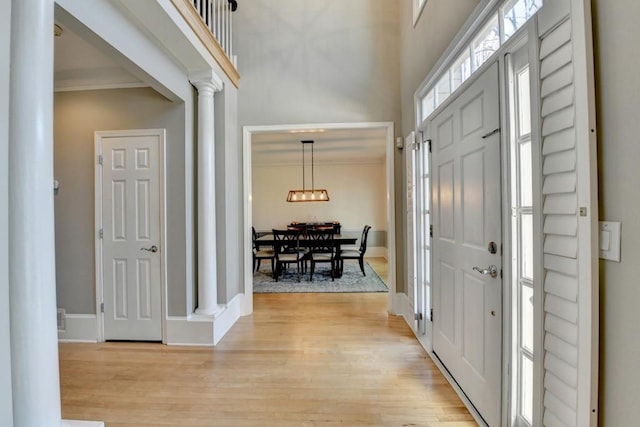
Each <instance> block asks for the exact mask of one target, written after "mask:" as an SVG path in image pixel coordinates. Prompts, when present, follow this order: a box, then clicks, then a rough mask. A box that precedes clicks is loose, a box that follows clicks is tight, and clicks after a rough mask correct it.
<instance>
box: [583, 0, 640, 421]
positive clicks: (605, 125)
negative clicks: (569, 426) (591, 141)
mask: <svg viewBox="0 0 640 427" xmlns="http://www.w3.org/2000/svg"><path fill="white" fill-rule="evenodd" d="M592 3H593V11H594V35H595V50H596V52H595V53H596V92H597V113H598V157H599V159H598V161H599V164H598V169H599V180H600V182H599V186H600V189H599V193H600V194H599V199H600V201H599V203H600V218H601V220H608V221H621V222H622V251H621V256H622V262H620V263H616V262H611V261H600V289H601V291H600V298H601V300H600V316H601V317H600V358H601V359H600V422H601V425H602V426H604V427H618V426H631V425H637V424H638V420H640V405H638V396H640V369H639V368H638V365H639V364H640V314H639V313H640V310H639V309H638V304H639V303H640V279H639V278H638V276H639V271H640V270H639V269H638V260H639V259H640V244H639V242H640V221H639V220H638V218H640V193H639V192H638V184H640V167H638V161H639V160H640V137H639V135H640V120H638V118H639V113H640V96H639V94H640V80H639V79H638V69H640V56H639V55H638V46H640V30H639V29H638V22H639V21H640V2H638V1H636V0H618V1H610V0H593V2H592Z"/></svg>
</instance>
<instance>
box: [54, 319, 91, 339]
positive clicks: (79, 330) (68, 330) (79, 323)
mask: <svg viewBox="0 0 640 427" xmlns="http://www.w3.org/2000/svg"><path fill="white" fill-rule="evenodd" d="M58 341H59V342H98V318H97V316H96V315H95V314H66V315H65V329H64V330H63V331H60V330H59V331H58Z"/></svg>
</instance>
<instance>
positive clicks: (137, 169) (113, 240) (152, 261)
mask: <svg viewBox="0 0 640 427" xmlns="http://www.w3.org/2000/svg"><path fill="white" fill-rule="evenodd" d="M96 141H97V148H98V152H99V153H102V162H103V165H102V168H101V169H102V180H101V181H102V188H101V190H102V198H101V200H102V234H103V239H102V269H103V280H102V283H103V298H104V299H103V302H104V338H105V340H136V341H161V340H162V281H161V277H162V276H161V262H160V261H161V257H160V251H161V250H162V247H161V246H160V241H161V236H160V230H161V228H160V224H161V221H160V215H161V211H160V178H161V175H160V174H161V172H162V166H161V165H162V163H161V147H162V146H163V143H164V132H163V131H158V130H151V131H123V132H99V133H97V134H96Z"/></svg>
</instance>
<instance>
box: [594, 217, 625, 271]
mask: <svg viewBox="0 0 640 427" xmlns="http://www.w3.org/2000/svg"><path fill="white" fill-rule="evenodd" d="M620 228H621V227H620V222H616V221H600V223H599V229H600V238H599V245H598V246H599V249H600V258H601V259H606V260H609V261H617V262H620Z"/></svg>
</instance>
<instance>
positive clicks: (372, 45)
mask: <svg viewBox="0 0 640 427" xmlns="http://www.w3.org/2000/svg"><path fill="white" fill-rule="evenodd" d="M234 24H235V27H234V28H235V30H236V34H235V39H234V41H235V45H234V47H235V48H236V49H237V54H238V69H239V71H240V75H241V76H242V78H241V81H240V95H239V119H240V125H241V126H242V125H265V124H294V123H328V122H329V123H330V122H360V121H395V122H396V123H399V119H400V108H399V100H400V93H399V90H400V80H399V78H400V74H399V73H400V62H399V60H400V56H399V48H400V41H399V33H398V24H399V3H398V2H396V1H388V0H349V1H331V0H279V1H273V0H246V1H243V2H242V6H241V7H239V8H238V11H237V12H236V15H235V22H234Z"/></svg>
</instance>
